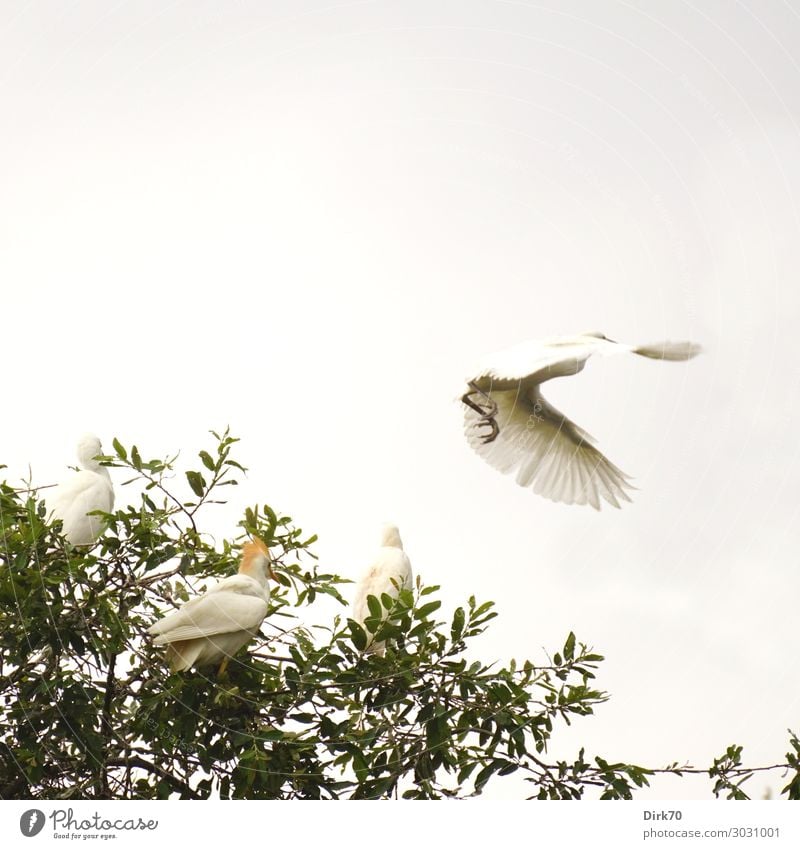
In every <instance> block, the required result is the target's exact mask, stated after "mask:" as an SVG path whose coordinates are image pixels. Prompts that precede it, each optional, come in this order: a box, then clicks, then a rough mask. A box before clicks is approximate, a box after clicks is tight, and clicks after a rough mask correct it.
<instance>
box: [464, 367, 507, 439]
mask: <svg viewBox="0 0 800 849" xmlns="http://www.w3.org/2000/svg"><path fill="white" fill-rule="evenodd" d="M469 388H470V391H469V392H465V393H464V394H463V395H462V396H461V400H462V402H463V403H464V404H466V405H467V406H468V407H469V408H470V409H471V410H475V412H476V413H479V414H480V419H479V420H478V426H480V425H487V426H488V427H489V433H487V434H484V435H483V436H482V437H481V440H482V441H483V443H484V445H486V444H488V443H489V442H494V441H495V439H497V436H498V434H499V433H500V428H499V427H498V425H497V421H496V420H495V416H496V415H497V402H496V401H495V400H494V398H492V396H491V395H489V393H488V392H484V391H483V390H482V389H480V388H479V387H478V385H477V384H476V383H475V381H474V380H471V381H470V382H469ZM476 394H477V395H480V396H481V398H482V399H483V400H484V401H485V403H486V407H487V408H488V409H484V407H482V406H481V405H480V404H478V403H476V402H475V401H473V400H472V396H473V395H476Z"/></svg>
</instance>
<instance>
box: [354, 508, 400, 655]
mask: <svg viewBox="0 0 800 849" xmlns="http://www.w3.org/2000/svg"><path fill="white" fill-rule="evenodd" d="M412 578H413V576H412V574H411V561H410V560H409V559H408V555H407V554H406V553H405V551H403V542H402V540H401V539H400V531H398V530H397V528H396V527H395V526H394V525H384V527H383V533H382V536H381V547H380V548H379V549H378V554H377V556H376V557H375V559H374V560H373V561H372V563H371V565H370V566H369V568H368V569H367V570H366V571H365V572H364V574H363V575H362V576H361V578H360V580H359V582H358V584H357V586H356V593H355V597H354V598H353V606H352V613H353V619H354V620H355V621H356V622H358V623H359V624H361V625H363V624H364V620H365V619H367V618H368V617H369V616H370V612H369V606H368V604H367V596H371V595H374V596H376V597H377V599H378V600H379V601H380V598H381V595H382V594H383V593H388V595H390V596H391V597H392V598H397V596H398V595H399V593H400V590H402V589H411V586H412ZM367 651H368V652H375V653H376V654H383V651H384V645H383V643H371V644H369V645H368V646H367Z"/></svg>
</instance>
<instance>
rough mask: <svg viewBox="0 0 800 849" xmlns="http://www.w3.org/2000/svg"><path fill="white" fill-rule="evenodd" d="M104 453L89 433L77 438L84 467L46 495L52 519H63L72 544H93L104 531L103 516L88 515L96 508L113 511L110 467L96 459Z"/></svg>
mask: <svg viewBox="0 0 800 849" xmlns="http://www.w3.org/2000/svg"><path fill="white" fill-rule="evenodd" d="M102 453H103V448H102V446H101V444H100V440H99V439H98V438H97V437H96V436H93V435H92V434H90V433H87V434H85V435H84V436H82V437H81V439H80V441H79V442H78V451H77V454H78V464H79V465H80V466H82V467H83V469H82V471H80V472H78V473H77V474H75V475H73V476H72V477H71V478H70V479H69V480H68V481H65V482H64V483H62V484H59V485H58V486H57V487H56V489H55V491H54V492H53V495H52V496H51V497H50V498H49V499H47V501H48V504H49V506H50V517H51V519H61V522H62V525H61V532H62V534H63V535H64V536H65V537H66V538H67V540H68V541H69V542H71V543H72V545H91V544H92V543H93V542H94V541H95V540H96V539H97V538H98V537H99V536H100V534H101V533H102V531H103V520H102V519H101V518H100V516H88V515H87V514H88V513H91V512H92V511H93V510H102V511H103V512H104V513H110V512H111V509H112V508H113V506H114V487H113V486H112V485H111V477H110V476H109V474H108V469H107V468H105V466H101V465H100V463H99V462H98V461H97V460H96V459H95V457H97V456H98V455H100V454H102Z"/></svg>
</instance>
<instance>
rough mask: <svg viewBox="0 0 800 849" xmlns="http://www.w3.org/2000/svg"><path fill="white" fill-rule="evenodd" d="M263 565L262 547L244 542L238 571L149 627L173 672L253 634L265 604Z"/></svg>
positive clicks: (232, 650)
mask: <svg viewBox="0 0 800 849" xmlns="http://www.w3.org/2000/svg"><path fill="white" fill-rule="evenodd" d="M269 570H270V558H269V554H268V552H267V549H266V546H264V545H263V543H261V541H260V540H259V541H257V542H254V543H248V544H247V545H246V546H245V548H244V554H243V556H242V562H241V565H240V566H239V573H238V574H236V575H231V576H230V577H229V578H224V579H223V580H222V581H219V582H217V583H216V584H214V585H213V586H212V587H210V588H209V589H208V590H206V592H205V593H203V595H201V596H198V597H197V598H194V599H191V600H190V601H188V602H186V604H184V605H183V606H182V607H181V608H180V609H179V610H176V611H174V612H173V613H170V614H168V615H167V616H165V617H164V618H163V619H160V620H159V621H158V622H156V623H155V624H153V625H152V626H151V627H150V629H149V631H148V633H149V634H150V635H151V636H153V637H154V638H155V639H154V640H153V643H154V644H155V645H157V646H164V645H165V646H167V657H168V659H169V661H170V666H171V667H172V670H173V672H177V671H182V670H185V669H188V668H189V667H190V666H204V665H207V664H211V663H217V662H218V661H220V660H223V659H224V658H226V657H232V656H233V655H234V654H236V652H237V651H239V649H240V648H241V647H242V646H243V645H245V644H246V643H248V642H249V641H250V640H251V639H252V638H253V637H254V636H255V634H256V633H257V632H258V629H259V628H260V627H261V623H262V622H263V621H264V618H265V617H266V615H267V611H268V609H269V597H270V591H269V581H268V579H267V573H268V572H269Z"/></svg>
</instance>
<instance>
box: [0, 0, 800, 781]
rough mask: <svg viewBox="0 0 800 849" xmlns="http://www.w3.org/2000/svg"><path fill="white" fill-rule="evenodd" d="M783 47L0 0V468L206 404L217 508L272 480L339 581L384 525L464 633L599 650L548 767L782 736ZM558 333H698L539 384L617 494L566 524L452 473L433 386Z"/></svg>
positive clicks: (432, 9) (792, 231)
mask: <svg viewBox="0 0 800 849" xmlns="http://www.w3.org/2000/svg"><path fill="white" fill-rule="evenodd" d="M798 38H800V13H798V12H797V11H796V9H793V7H792V5H790V4H789V3H787V2H782V0H770V2H758V3H756V2H754V0H749V2H739V3H728V2H723V0H719V2H710V0H704V2H700V3H694V4H690V3H683V2H675V3H665V2H656V0H650V2H646V1H645V2H638V3H635V4H633V3H623V2H612V0H603V2H588V0H584V2H577V0H574V2H570V0H567V2H563V0H562V2H555V0H545V2H537V3H534V2H489V0H484V2H478V0H472V2H464V0H459V2H455V0H454V2H444V0H435V1H434V2H431V0H425V2H407V0H404V2H355V3H347V4H342V5H326V4H324V3H322V2H320V0H315V2H297V0H293V2H289V0H285V2H263V3H260V2H258V3H257V2H235V3H228V4H214V3H200V2H198V3H187V2H176V3H168V4H167V3H164V2H136V3H124V2H120V3H115V4H109V3H106V2H100V0H97V2H81V1H79V2H72V3H64V4H59V5H58V6H54V5H50V4H25V3H21V2H19V3H17V2H0V114H1V115H2V116H3V118H2V121H3V125H4V126H3V130H2V133H0V186H2V190H0V282H1V283H2V303H1V305H0V309H1V310H2V313H1V315H2V320H1V321H0V326H1V327H2V338H3V343H4V344H3V347H4V351H5V367H4V369H3V397H4V400H5V416H4V418H3V421H2V431H0V462H5V463H7V464H8V465H9V467H10V476H11V477H19V476H20V475H21V474H22V473H23V472H24V470H25V468H26V466H27V463H28V462H31V463H32V464H33V467H34V475H35V477H36V480H37V481H38V482H40V483H42V482H50V481H53V480H55V479H57V478H59V477H61V476H62V475H63V473H64V469H65V466H66V464H67V463H71V462H73V457H72V454H73V450H74V449H73V444H74V441H75V438H76V436H77V435H78V434H79V433H81V432H82V431H84V430H91V431H95V432H97V433H98V434H99V435H100V436H101V437H102V438H103V439H104V441H105V444H106V446H107V447H108V445H109V443H110V440H111V437H112V436H114V435H117V436H118V437H119V438H120V439H122V440H123V441H124V442H126V443H130V442H134V441H135V442H136V443H138V445H139V446H140V448H141V450H142V453H143V454H148V455H160V454H166V453H169V452H172V451H174V450H177V449H182V450H183V452H184V454H185V455H186V456H187V457H190V456H192V455H193V454H194V452H195V451H196V450H197V449H198V448H201V447H206V446H207V441H206V437H205V434H206V431H207V430H208V429H209V428H220V427H224V426H225V425H226V424H230V425H231V427H232V429H233V431H234V433H236V434H237V435H239V436H241V437H242V443H241V451H240V455H239V456H240V459H242V460H243V462H244V463H245V464H246V465H248V466H249V467H250V469H251V472H250V475H249V477H248V480H247V482H246V485H245V486H242V487H240V488H239V489H238V490H233V489H231V490H228V495H229V496H231V497H233V498H234V499H235V503H233V504H231V505H230V508H221V509H220V511H219V512H218V513H217V514H216V521H217V523H218V524H217V527H216V528H215V530H217V531H218V532H219V533H220V534H228V535H231V534H232V533H233V530H234V527H233V526H234V523H235V521H236V520H237V519H238V517H239V514H240V512H241V510H243V508H244V506H245V505H246V504H249V503H253V502H255V501H256V500H260V501H264V500H267V501H269V502H270V503H271V504H272V505H273V506H274V507H275V508H277V509H279V510H281V511H282V512H284V513H289V514H290V515H292V516H293V517H294V518H295V519H296V520H297V522H298V523H299V524H300V525H301V526H302V527H303V528H304V529H306V530H308V531H309V532H311V531H314V532H318V533H319V534H320V542H319V545H318V547H317V551H318V553H319V554H320V556H321V559H322V561H323V563H324V564H325V565H326V566H329V567H331V568H333V569H336V570H338V571H339V572H340V573H342V574H345V575H350V576H356V575H357V574H358V573H359V572H360V571H361V569H362V568H363V565H364V563H365V561H366V560H367V558H368V557H369V556H370V553H371V552H372V550H373V549H374V547H375V545H376V544H377V534H378V530H379V528H378V526H379V524H380V522H382V521H383V520H385V519H391V520H393V521H395V522H397V523H398V524H399V526H400V529H401V533H402V535H403V538H404V541H405V544H406V548H407V550H408V552H409V554H410V556H411V559H412V563H413V565H414V568H415V570H416V571H417V572H418V573H420V574H421V575H422V576H423V578H424V579H425V580H426V581H427V582H428V583H442V584H443V585H444V590H445V598H446V601H447V602H448V603H449V604H450V605H451V606H452V605H453V604H455V603H456V602H460V601H462V600H463V599H465V598H466V597H467V596H468V595H469V594H471V593H475V594H476V595H478V596H479V597H480V598H484V599H485V598H491V599H494V600H495V601H496V602H497V604H498V609H499V610H500V612H501V614H502V615H501V618H500V619H499V620H497V622H496V623H495V625H494V627H493V629H492V631H491V633H490V635H489V636H488V637H487V638H486V639H485V640H484V642H483V645H482V651H483V654H484V656H485V657H487V658H495V657H496V658H503V659H504V658H508V657H510V656H512V655H513V656H516V657H518V658H522V657H525V656H530V657H531V658H532V659H534V660H536V659H538V660H541V659H542V657H543V655H542V652H541V647H542V646H546V647H548V648H549V649H551V650H552V649H556V648H558V647H559V645H560V644H561V643H562V642H563V639H564V637H566V634H567V633H568V631H569V630H570V629H573V630H575V632H576V633H577V635H578V637H579V639H582V640H584V641H586V642H589V643H590V644H592V645H593V646H594V647H595V648H596V649H597V650H598V651H600V652H601V653H603V654H605V655H606V656H607V658H608V660H607V662H606V663H605V664H604V665H603V667H602V668H601V673H600V676H599V683H600V685H601V686H602V687H603V688H605V689H607V690H609V691H610V692H611V693H612V694H613V699H612V701H611V702H610V703H608V704H607V705H605V706H603V707H602V708H601V709H600V711H599V713H598V715H597V716H596V717H595V718H591V719H587V720H584V721H582V722H578V723H576V724H575V726H574V727H573V729H572V730H571V731H569V733H568V734H566V735H563V736H561V738H560V742H559V738H558V737H557V738H556V749H555V750H554V754H559V755H561V754H564V755H567V754H571V753H572V752H573V751H577V748H578V747H579V746H580V745H581V744H586V745H587V747H588V749H589V751H590V752H596V753H599V754H601V755H603V756H605V757H607V758H609V759H618V760H624V759H627V760H633V761H635V762H638V763H642V764H645V765H663V764H665V763H667V762H669V761H675V760H678V761H686V760H688V761H691V762H692V763H693V764H694V765H696V766H703V767H705V766H707V765H708V764H709V763H710V761H711V758H712V756H713V755H715V754H720V753H721V752H722V751H723V750H724V748H725V747H726V746H727V745H729V744H730V743H733V742H738V743H741V744H743V745H744V746H745V757H746V760H747V762H748V763H750V764H765V763H768V762H769V763H772V762H777V761H780V760H781V759H782V758H783V753H784V752H785V751H786V747H787V734H786V728H787V726H792V727H794V728H795V730H800V722H799V721H798V715H799V714H800V711H799V710H798V709H799V708H800V677H799V676H798V675H797V670H796V656H797V652H798V648H800V635H799V634H800V632H798V629H797V626H796V611H797V597H798V590H799V589H800V578H799V577H798V570H797V555H796V550H797V541H798V540H797V537H798V534H797V527H798V523H797V512H798V509H797V508H798V498H797V484H796V479H797V473H798V456H797V447H796V439H795V432H794V431H795V427H794V423H795V420H796V417H797V414H798V401H797V395H798V388H799V387H798V378H799V377H800V368H799V367H798V363H797V359H796V356H795V352H794V349H793V341H794V338H795V333H796V327H797V326H798V319H800V315H799V313H800V295H798V286H797V280H798V278H797V273H798V260H799V259H800V248H799V247H798V224H799V223H800V215H799V214H798V208H797V198H798V196H799V195H800V163H799V161H798V156H797V151H798V149H799V148H798V141H799V139H798V136H799V135H800V134H799V133H798V121H799V120H800V98H799V97H798V95H800V67H799V66H798V61H800V60H796V59H795V58H793V55H796V52H797V51H796V49H795V47H796V45H797V43H798ZM587 329H597V330H602V331H603V332H605V333H607V334H608V335H609V336H611V337H612V338H615V339H622V340H625V341H630V342H648V341H653V340H657V339H660V338H669V337H671V338H689V339H694V340H697V341H699V342H701V343H702V344H703V345H704V346H705V348H706V351H707V353H706V354H705V355H704V356H703V357H702V358H699V359H698V360H695V361H694V362H691V363H688V364H686V365H683V364H676V365H672V364H660V363H654V362H649V361H644V360H638V361H637V360H636V358H631V361H625V360H624V359H619V360H611V361H608V362H592V363H590V364H589V366H588V367H587V368H586V370H585V371H584V372H583V373H582V374H581V375H579V376H577V377H575V378H573V379H572V380H567V381H560V382H558V384H555V383H554V384H551V385H549V386H548V398H549V400H551V401H552V402H553V403H555V405H556V406H558V407H560V408H561V409H563V410H564V411H565V412H566V413H567V414H568V415H570V417H571V418H573V419H575V420H576V421H577V422H578V423H579V424H581V425H582V426H584V427H585V428H586V429H588V430H589V431H590V432H591V433H592V434H593V435H594V436H595V437H597V439H598V441H599V445H600V447H601V448H602V449H603V450H604V451H605V452H606V453H607V454H608V456H609V458H610V459H611V460H612V461H613V462H615V463H616V464H618V465H619V466H621V467H622V468H623V469H624V470H625V471H626V472H628V473H630V474H632V475H634V476H635V478H636V481H635V483H636V484H637V486H639V487H640V491H639V492H638V493H637V494H636V499H635V503H634V504H633V505H628V506H626V507H625V508H624V509H623V510H621V511H614V510H604V511H603V512H602V513H600V514H595V513H594V512H593V511H591V510H590V509H588V508H579V507H566V506H564V505H555V504H551V503H550V502H548V501H545V500H543V499H541V498H539V497H537V496H535V495H533V494H532V493H531V492H529V491H527V490H523V489H521V488H519V487H517V486H516V485H515V484H514V482H513V480H512V479H510V478H506V477H504V476H501V475H499V474H498V473H497V472H496V471H495V470H493V469H491V468H490V467H489V466H488V465H486V464H484V463H483V462H482V461H481V460H480V459H479V458H478V457H477V456H476V455H473V454H472V452H471V451H470V449H469V448H468V446H467V445H466V442H465V441H464V439H463V437H462V433H461V428H462V426H461V412H460V410H459V405H458V404H457V403H456V402H455V399H456V398H457V397H458V396H459V395H460V394H461V392H462V381H463V378H464V377H465V376H466V374H467V372H468V371H469V369H470V367H471V366H472V364H474V363H475V362H476V361H477V360H479V359H480V357H481V355H482V354H484V353H487V352H490V351H494V350H495V349H498V348H502V347H504V346H506V345H509V344H514V343H516V342H519V341H521V340H524V339H528V338H537V337H541V336H551V335H557V334H559V333H574V332H578V331H582V330H587ZM117 480H118V482H119V478H118V479H117ZM124 495H125V491H124V490H122V491H120V490H119V489H118V497H119V498H120V500H124ZM771 784H772V786H773V787H779V786H781V782H780V779H779V778H778V777H775V779H774V780H773V781H772V782H771ZM765 787H766V782H765V780H763V779H761V778H757V779H754V780H753V781H752V782H751V784H750V788H749V789H750V792H751V793H754V794H755V795H760V794H761V793H762V792H763V790H764V789H765ZM504 788H505V789H504V790H502V793H508V794H511V795H516V794H517V793H518V792H520V788H519V787H512V784H506V785H504ZM651 795H653V796H661V797H663V798H689V797H700V798H705V797H708V796H709V795H710V783H709V782H708V781H707V780H703V779H700V780H699V781H690V780H684V781H679V780H677V779H668V780H665V781H663V782H658V783H656V785H655V789H654V790H653V791H652V794H651ZM642 798H645V797H644V796H643V797H642Z"/></svg>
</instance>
